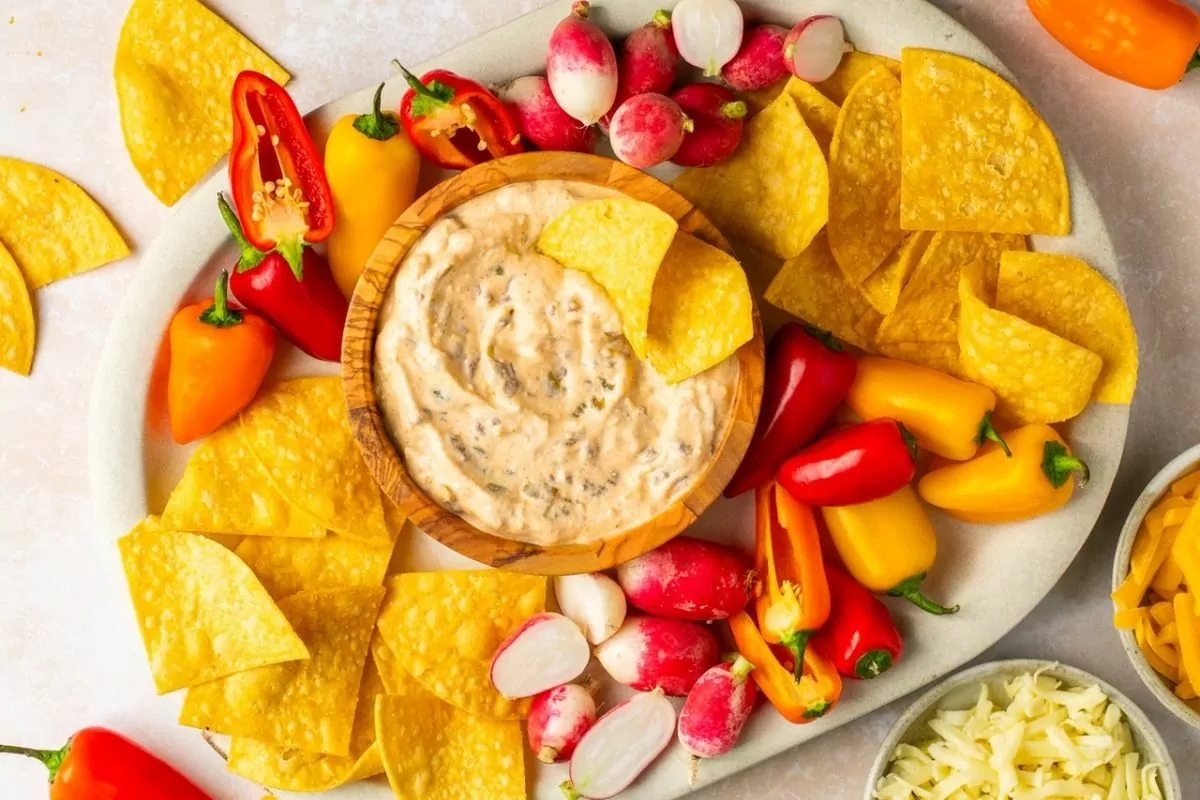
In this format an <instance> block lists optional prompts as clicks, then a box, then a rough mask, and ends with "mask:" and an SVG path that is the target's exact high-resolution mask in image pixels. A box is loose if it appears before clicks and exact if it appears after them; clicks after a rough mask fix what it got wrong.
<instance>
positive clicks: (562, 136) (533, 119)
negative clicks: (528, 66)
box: [499, 75, 596, 153]
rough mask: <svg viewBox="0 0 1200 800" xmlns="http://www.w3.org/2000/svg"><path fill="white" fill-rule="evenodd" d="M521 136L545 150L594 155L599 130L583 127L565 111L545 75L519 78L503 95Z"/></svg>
mask: <svg viewBox="0 0 1200 800" xmlns="http://www.w3.org/2000/svg"><path fill="white" fill-rule="evenodd" d="M499 95H500V99H501V100H503V101H504V103H505V105H507V106H508V108H509V110H510V111H512V114H513V118H514V119H516V121H517V126H518V127H519V128H520V129H521V135H523V136H524V137H525V138H526V139H528V140H529V141H531V142H533V144H535V145H536V146H537V147H538V148H539V149H541V150H573V151H575V152H577V153H590V152H592V150H593V149H595V147H596V129H595V128H593V127H591V126H590V125H581V124H579V122H578V121H576V120H575V118H574V117H572V116H571V115H570V114H568V113H567V112H565V111H563V110H562V107H561V106H559V104H558V102H557V101H556V100H555V99H554V93H553V92H551V91H550V81H548V80H546V79H545V78H543V77H542V76H541V75H529V76H527V77H524V78H517V79H516V80H515V81H513V82H512V83H510V84H508V85H507V86H505V87H503V88H502V89H500V91H499Z"/></svg>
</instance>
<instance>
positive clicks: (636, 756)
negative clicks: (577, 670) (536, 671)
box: [562, 692, 675, 800]
mask: <svg viewBox="0 0 1200 800" xmlns="http://www.w3.org/2000/svg"><path fill="white" fill-rule="evenodd" d="M674 732H675V707H674V706H672V705H671V701H670V700H668V699H667V698H666V697H664V696H663V693H662V692H645V693H642V694H636V695H634V696H633V697H631V698H629V699H628V700H626V701H624V702H622V703H618V704H617V705H615V706H613V707H612V708H611V709H609V711H608V713H606V714H605V715H604V716H603V717H601V718H600V719H599V720H598V721H597V722H596V724H595V725H593V726H592V728H591V730H589V731H588V732H587V733H585V734H584V735H583V739H582V740H581V741H580V742H579V744H578V745H577V746H576V747H575V754H574V755H573V756H571V778H570V780H568V781H565V782H564V783H563V784H562V790H563V792H564V793H565V794H566V795H567V797H568V798H580V797H587V798H590V799H591V800H604V798H608V797H612V796H613V795H615V794H617V793H618V792H621V791H624V790H625V788H626V787H627V786H629V784H631V783H633V782H634V781H635V780H637V777H638V776H639V775H641V774H642V772H643V771H644V770H645V769H646V767H648V766H650V764H651V762H653V761H654V759H656V758H658V754H659V753H661V752H662V751H663V749H664V748H665V747H666V746H667V745H668V744H669V743H670V741H671V735H672V734H673V733H674Z"/></svg>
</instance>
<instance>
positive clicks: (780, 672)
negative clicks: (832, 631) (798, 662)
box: [729, 611, 842, 724]
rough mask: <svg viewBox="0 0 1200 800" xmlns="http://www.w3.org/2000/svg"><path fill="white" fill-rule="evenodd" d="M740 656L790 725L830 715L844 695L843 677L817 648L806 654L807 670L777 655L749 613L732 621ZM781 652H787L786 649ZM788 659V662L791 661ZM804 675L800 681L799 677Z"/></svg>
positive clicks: (730, 619) (809, 649)
mask: <svg viewBox="0 0 1200 800" xmlns="http://www.w3.org/2000/svg"><path fill="white" fill-rule="evenodd" d="M729 630H730V631H731V632H732V633H733V640H734V642H736V643H737V649H738V653H739V654H741V656H742V658H744V659H746V660H747V661H749V662H750V663H751V664H753V665H754V669H753V671H751V673H750V677H752V678H754V682H755V683H756V684H758V688H759V689H761V690H762V693H763V694H765V695H766V696H767V699H768V700H770V701H771V705H773V706H775V709H776V710H777V711H779V714H780V715H781V716H782V717H783V718H784V719H786V720H787V721H788V722H795V723H799V724H803V723H805V722H812V721H813V720H814V719H819V718H820V717H823V716H824V715H825V714H826V713H828V711H829V709H831V708H833V706H834V705H835V704H836V703H837V701H838V698H839V697H841V696H842V678H841V676H840V675H838V672H837V670H836V669H834V667H833V664H831V663H830V662H828V661H826V660H825V659H824V658H822V657H821V656H819V655H817V652H816V651H815V650H814V649H813V648H811V647H810V648H807V649H806V650H805V651H804V661H803V670H801V669H800V668H799V667H796V666H794V665H792V666H789V665H787V664H786V663H785V661H782V660H780V658H779V657H778V656H777V655H776V652H775V648H773V647H771V645H769V644H768V643H767V640H766V639H764V638H763V636H762V633H761V632H760V631H759V629H758V628H757V627H756V626H755V624H754V620H752V619H751V618H750V615H749V614H747V613H746V612H745V611H739V612H738V613H737V614H734V615H733V616H732V617H730V618H729ZM781 652H783V653H787V651H786V650H782V649H781ZM790 660H791V659H790V658H788V659H786V661H790ZM797 674H800V677H799V678H797V677H796V675H797Z"/></svg>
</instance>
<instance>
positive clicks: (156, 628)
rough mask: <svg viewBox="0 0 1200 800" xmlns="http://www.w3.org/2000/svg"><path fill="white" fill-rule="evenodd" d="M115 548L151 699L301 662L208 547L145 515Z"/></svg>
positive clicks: (221, 556) (257, 589)
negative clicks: (154, 695)
mask: <svg viewBox="0 0 1200 800" xmlns="http://www.w3.org/2000/svg"><path fill="white" fill-rule="evenodd" d="M117 545H118V547H119V548H120V550H121V561H122V562H123V563H124V565H125V579H126V580H127V581H128V583H129V595H130V597H131V598H132V599H133V609H134V612H135V613H136V614H137V621H138V628H139V629H140V630H141V632H142V642H143V643H144V644H145V646H146V656H147V657H148V658H149V660H150V672H151V673H152V674H153V675H154V685H155V687H156V688H157V689H158V693H159V694H166V693H167V692H171V691H174V690H175V689H182V688H184V687H187V686H195V685H197V684H201V683H204V682H206V681H213V680H216V679H218V678H221V677H224V676H226V675H230V674H232V673H235V672H241V671H243V670H248V669H254V668H256V667H261V666H263V665H265V664H278V663H279V662H282V661H294V660H296V659H305V658H308V655H309V654H308V650H307V649H306V648H305V646H304V642H303V641H302V640H301V638H300V637H299V636H298V635H297V633H296V631H293V630H292V626H291V625H290V624H289V623H288V620H287V618H286V617H285V615H284V613H283V612H282V611H281V610H280V609H279V608H278V607H276V605H275V601H273V600H272V599H271V597H270V595H268V594H267V591H266V589H264V588H263V587H262V584H260V583H259V582H258V579H257V578H255V577H254V573H252V572H251V571H250V568H249V567H247V566H246V565H245V564H243V563H242V562H241V561H239V560H238V559H237V556H235V555H234V554H233V553H231V552H229V551H228V550H226V549H225V548H224V547H221V545H219V544H217V543H216V542H210V541H209V540H208V539H205V538H204V537H203V536H196V535H194V534H190V533H177V532H175V531H169V530H161V529H159V522H158V519H157V518H156V517H149V518H147V519H146V520H145V521H143V522H142V523H140V524H138V525H137V526H136V527H135V528H134V529H133V530H132V531H130V532H129V533H128V534H127V535H125V536H123V537H121V539H119V540H118V541H117Z"/></svg>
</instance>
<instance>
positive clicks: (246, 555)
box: [234, 534, 393, 599]
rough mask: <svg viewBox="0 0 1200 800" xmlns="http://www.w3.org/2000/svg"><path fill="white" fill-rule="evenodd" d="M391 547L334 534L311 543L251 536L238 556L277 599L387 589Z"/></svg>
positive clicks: (309, 540) (244, 541)
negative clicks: (315, 592) (321, 591)
mask: <svg viewBox="0 0 1200 800" xmlns="http://www.w3.org/2000/svg"><path fill="white" fill-rule="evenodd" d="M392 547H393V545H390V544H387V545H382V546H375V545H370V544H366V543H364V542H359V541H356V540H354V539H348V538H346V537H344V536H338V535H336V534H332V535H330V536H326V537H325V538H324V539H308V540H304V539H267V538H256V537H247V538H245V539H243V540H242V543H241V544H240V545H238V547H237V550H235V551H234V552H235V553H237V557H238V558H240V559H241V560H242V561H245V562H246V565H247V566H248V567H250V569H251V570H253V571H254V574H255V575H257V576H258V579H259V580H260V581H262V585H263V586H264V587H266V589H267V591H268V592H269V593H270V595H271V597H274V598H276V599H279V598H281V597H288V596H289V595H293V594H295V593H296V592H303V591H310V590H313V589H341V588H352V587H361V588H366V589H377V588H379V587H380V586H382V585H383V576H384V574H385V573H386V572H387V566H388V562H389V561H390V560H391V558H392Z"/></svg>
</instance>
